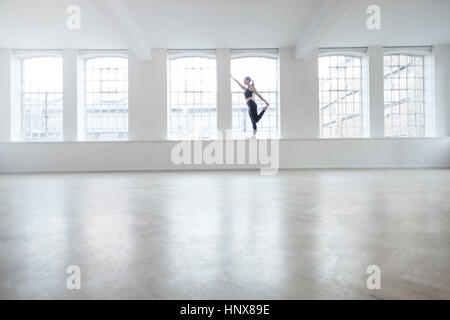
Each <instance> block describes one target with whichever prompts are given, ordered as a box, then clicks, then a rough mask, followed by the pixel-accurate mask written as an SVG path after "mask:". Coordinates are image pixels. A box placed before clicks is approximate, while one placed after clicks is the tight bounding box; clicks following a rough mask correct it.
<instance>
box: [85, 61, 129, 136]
mask: <svg viewBox="0 0 450 320" xmlns="http://www.w3.org/2000/svg"><path fill="white" fill-rule="evenodd" d="M84 99H85V101H84V102H85V103H84V119H82V120H84V133H85V137H84V138H86V139H87V140H126V139H127V138H128V59H127V58H126V57H121V56H109V57H107V56H106V57H105V56H102V57H94V58H88V59H85V61H84Z"/></svg>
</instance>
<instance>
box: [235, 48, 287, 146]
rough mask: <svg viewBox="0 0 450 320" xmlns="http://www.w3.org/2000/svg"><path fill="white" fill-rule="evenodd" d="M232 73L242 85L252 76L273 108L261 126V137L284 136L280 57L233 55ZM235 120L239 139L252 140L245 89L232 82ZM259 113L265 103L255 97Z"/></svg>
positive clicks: (264, 117)
mask: <svg viewBox="0 0 450 320" xmlns="http://www.w3.org/2000/svg"><path fill="white" fill-rule="evenodd" d="M231 74H232V75H233V77H235V78H236V79H238V80H239V81H240V82H241V83H242V82H243V80H244V78H245V77H247V76H249V77H251V78H252V80H254V81H255V88H256V89H257V90H258V92H259V93H260V94H261V95H262V96H263V97H264V99H266V100H267V102H269V103H270V107H269V109H267V111H266V113H265V114H264V116H263V117H262V119H261V121H260V122H259V123H258V136H257V137H258V138H260V139H267V138H272V139H278V138H279V136H280V125H279V123H280V112H279V103H278V95H279V94H278V57H277V56H276V55H272V56H269V55H267V56H239V55H237V56H236V57H233V56H232V60H231ZM231 91H232V117H233V120H232V121H233V135H234V138H235V139H241V138H248V137H249V136H252V135H253V128H252V123H251V120H250V117H249V115H248V106H247V103H246V101H245V97H244V94H243V91H242V89H241V88H240V87H239V86H238V85H237V84H236V83H235V82H234V81H232V84H231ZM254 99H255V102H256V103H257V105H258V109H259V110H258V112H261V109H262V108H263V107H264V106H265V104H264V103H263V102H262V101H261V100H260V99H259V98H258V97H256V96H255V97H254Z"/></svg>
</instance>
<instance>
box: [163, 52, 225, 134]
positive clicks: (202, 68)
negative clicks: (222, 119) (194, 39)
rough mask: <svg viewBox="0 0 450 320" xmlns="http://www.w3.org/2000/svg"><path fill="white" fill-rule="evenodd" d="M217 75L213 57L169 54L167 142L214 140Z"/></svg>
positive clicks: (208, 55)
mask: <svg viewBox="0 0 450 320" xmlns="http://www.w3.org/2000/svg"><path fill="white" fill-rule="evenodd" d="M216 73H217V71H216V60H215V56H214V55H213V54H199V55H198V56H192V55H191V56H186V55H185V54H181V55H180V54H173V55H172V54H170V53H169V125H168V129H169V130H168V131H169V132H168V135H169V139H171V140H184V139H187V140H209V139H215V138H216V137H217V80H216Z"/></svg>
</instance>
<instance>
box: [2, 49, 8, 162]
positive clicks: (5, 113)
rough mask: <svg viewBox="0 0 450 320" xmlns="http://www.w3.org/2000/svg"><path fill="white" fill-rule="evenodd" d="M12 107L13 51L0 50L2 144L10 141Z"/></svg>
mask: <svg viewBox="0 0 450 320" xmlns="http://www.w3.org/2000/svg"><path fill="white" fill-rule="evenodd" d="M10 105H11V50H9V49H2V48H0V142H2V141H3V142H5V141H10V131H11V128H10V121H9V120H10V117H11V113H10ZM0 156H1V154H0Z"/></svg>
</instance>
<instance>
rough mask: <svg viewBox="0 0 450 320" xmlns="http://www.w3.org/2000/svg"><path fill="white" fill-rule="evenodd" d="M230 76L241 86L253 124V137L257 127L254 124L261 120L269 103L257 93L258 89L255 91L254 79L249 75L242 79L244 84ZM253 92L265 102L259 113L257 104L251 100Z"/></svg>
mask: <svg viewBox="0 0 450 320" xmlns="http://www.w3.org/2000/svg"><path fill="white" fill-rule="evenodd" d="M231 78H232V79H233V80H234V81H236V83H237V84H238V85H239V86H240V87H241V88H242V90H244V96H245V100H246V101H247V105H248V114H249V115H250V119H251V120H252V124H253V139H255V138H256V132H257V131H258V127H257V125H256V124H257V123H258V122H259V120H261V118H262V116H263V115H264V113H265V112H266V110H267V108H269V103H268V102H267V101H266V100H265V99H264V98H263V97H262V96H261V95H260V94H259V93H258V91H256V88H255V81H253V80H252V79H251V78H250V77H246V78H245V79H244V85H242V84H241V83H240V82H239V81H238V80H236V79H235V78H234V77H233V76H231ZM253 94H255V95H257V96H258V98H260V99H261V100H262V101H264V103H265V104H266V106H265V107H264V109H263V111H261V113H260V114H258V106H257V104H256V102H255V101H254V100H253Z"/></svg>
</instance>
